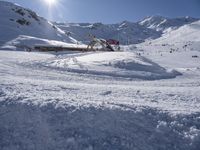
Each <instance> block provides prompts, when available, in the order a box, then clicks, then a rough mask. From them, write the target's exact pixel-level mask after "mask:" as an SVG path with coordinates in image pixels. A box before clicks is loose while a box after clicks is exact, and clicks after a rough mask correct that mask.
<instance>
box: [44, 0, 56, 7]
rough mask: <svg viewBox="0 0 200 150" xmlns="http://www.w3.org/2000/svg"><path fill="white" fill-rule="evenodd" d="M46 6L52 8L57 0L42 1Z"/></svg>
mask: <svg viewBox="0 0 200 150" xmlns="http://www.w3.org/2000/svg"><path fill="white" fill-rule="evenodd" d="M44 1H45V3H46V4H48V5H49V6H53V5H55V4H56V2H57V0H44Z"/></svg>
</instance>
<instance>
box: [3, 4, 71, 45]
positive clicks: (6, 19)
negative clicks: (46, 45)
mask: <svg viewBox="0 0 200 150" xmlns="http://www.w3.org/2000/svg"><path fill="white" fill-rule="evenodd" d="M0 19H1V23H0V34H1V37H0V46H2V45H4V44H5V43H7V42H9V41H11V40H14V39H16V38H17V37H19V36H22V35H24V36H31V37H35V38H41V39H48V40H57V41H63V42H68V43H72V42H73V41H74V40H73V39H72V38H70V37H69V36H67V35H66V34H65V33H64V31H62V30H61V29H59V28H58V27H56V26H55V25H53V24H52V23H50V22H49V21H47V20H46V19H44V18H42V17H40V16H38V15H37V14H36V13H35V12H33V11H31V10H29V9H26V8H23V7H21V6H19V5H17V4H13V3H10V2H5V1H0Z"/></svg>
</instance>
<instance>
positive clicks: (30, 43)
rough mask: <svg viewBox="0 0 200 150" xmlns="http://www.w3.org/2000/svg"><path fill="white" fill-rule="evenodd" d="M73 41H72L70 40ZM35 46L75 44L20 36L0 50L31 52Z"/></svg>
mask: <svg viewBox="0 0 200 150" xmlns="http://www.w3.org/2000/svg"><path fill="white" fill-rule="evenodd" d="M72 40H73V39H72ZM36 45H46V46H47V45H50V46H73V45H75V44H72V43H66V42H62V41H55V40H48V39H42V38H36V37H32V36H26V35H20V36H18V37H17V38H16V39H13V40H11V41H8V42H6V43H5V44H4V45H3V46H2V47H1V48H2V49H4V50H27V51H28V50H32V49H33V48H34V46H36Z"/></svg>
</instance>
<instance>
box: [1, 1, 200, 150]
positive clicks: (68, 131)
mask: <svg viewBox="0 0 200 150" xmlns="http://www.w3.org/2000/svg"><path fill="white" fill-rule="evenodd" d="M0 8H2V9H0V19H1V18H3V20H2V24H0V41H1V42H2V43H0V150H199V147H200V92H199V91H200V36H199V35H200V34H199V32H200V22H199V21H198V19H194V18H190V17H183V18H179V19H168V18H165V17H158V16H155V17H147V18H145V19H144V20H142V21H139V22H137V23H130V22H127V21H126V22H123V23H121V24H115V25H103V24H57V23H56V24H55V25H53V24H52V23H50V22H48V21H47V20H45V19H43V18H41V17H39V16H38V15H37V14H35V13H34V12H32V11H31V10H28V9H24V8H22V7H21V6H18V5H15V4H11V3H8V2H2V1H0ZM1 12H3V13H1ZM30 14H32V15H34V16H35V17H36V18H35V19H34V18H33V17H31V16H30V17H29V15H30ZM7 16H8V17H7ZM23 18H24V19H25V20H28V22H29V23H26V21H25V20H24V19H23ZM10 19H12V20H10ZM19 19H20V20H23V22H24V21H25V25H20V23H18V22H19V21H17V20H19ZM20 22H21V21H20ZM21 23H22V22H21ZM17 26H19V27H17ZM46 26H47V27H46ZM16 27H17V28H16ZM19 28H20V29H19ZM44 28H46V29H48V30H50V32H49V34H50V35H49V34H48V33H47V32H45V30H43V29H44ZM91 28H92V31H93V34H97V36H99V37H101V38H112V37H113V36H114V37H115V36H119V34H120V38H121V39H123V41H122V43H123V42H124V43H125V44H126V41H127V38H128V37H129V38H130V36H131V38H130V39H131V42H130V43H137V44H135V45H121V50H120V51H115V52H105V51H104V52H102V51H96V52H78V51H76V52H75V51H62V52H36V51H35V52H34V51H33V52H26V51H24V48H26V47H31V48H33V47H34V45H37V44H44V45H51V46H52V45H53V46H69V45H70V46H71V47H78V46H79V47H80V46H86V45H83V44H82V42H83V43H85V41H86V40H87V39H85V38H86V35H87V34H88V32H90V31H91ZM10 29H12V30H10ZM33 29H34V32H33ZM68 29H70V30H69V32H70V34H71V35H70V34H67V31H68ZM5 31H11V32H5ZM102 31H104V32H102ZM115 31H118V32H115ZM44 32H45V33H44ZM12 33H13V34H12ZM108 33H112V34H109V35H112V36H111V37H109V36H107V35H108ZM122 33H123V34H122ZM2 35H3V36H2ZM135 35H138V36H135ZM138 41H139V42H138ZM143 41H145V42H143ZM141 42H142V43H141ZM74 43H76V44H74Z"/></svg>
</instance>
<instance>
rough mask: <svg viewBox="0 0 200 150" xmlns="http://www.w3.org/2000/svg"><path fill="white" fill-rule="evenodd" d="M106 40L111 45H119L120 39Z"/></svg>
mask: <svg viewBox="0 0 200 150" xmlns="http://www.w3.org/2000/svg"><path fill="white" fill-rule="evenodd" d="M106 42H107V43H108V44H110V45H119V41H117V40H114V39H108V40H106Z"/></svg>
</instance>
